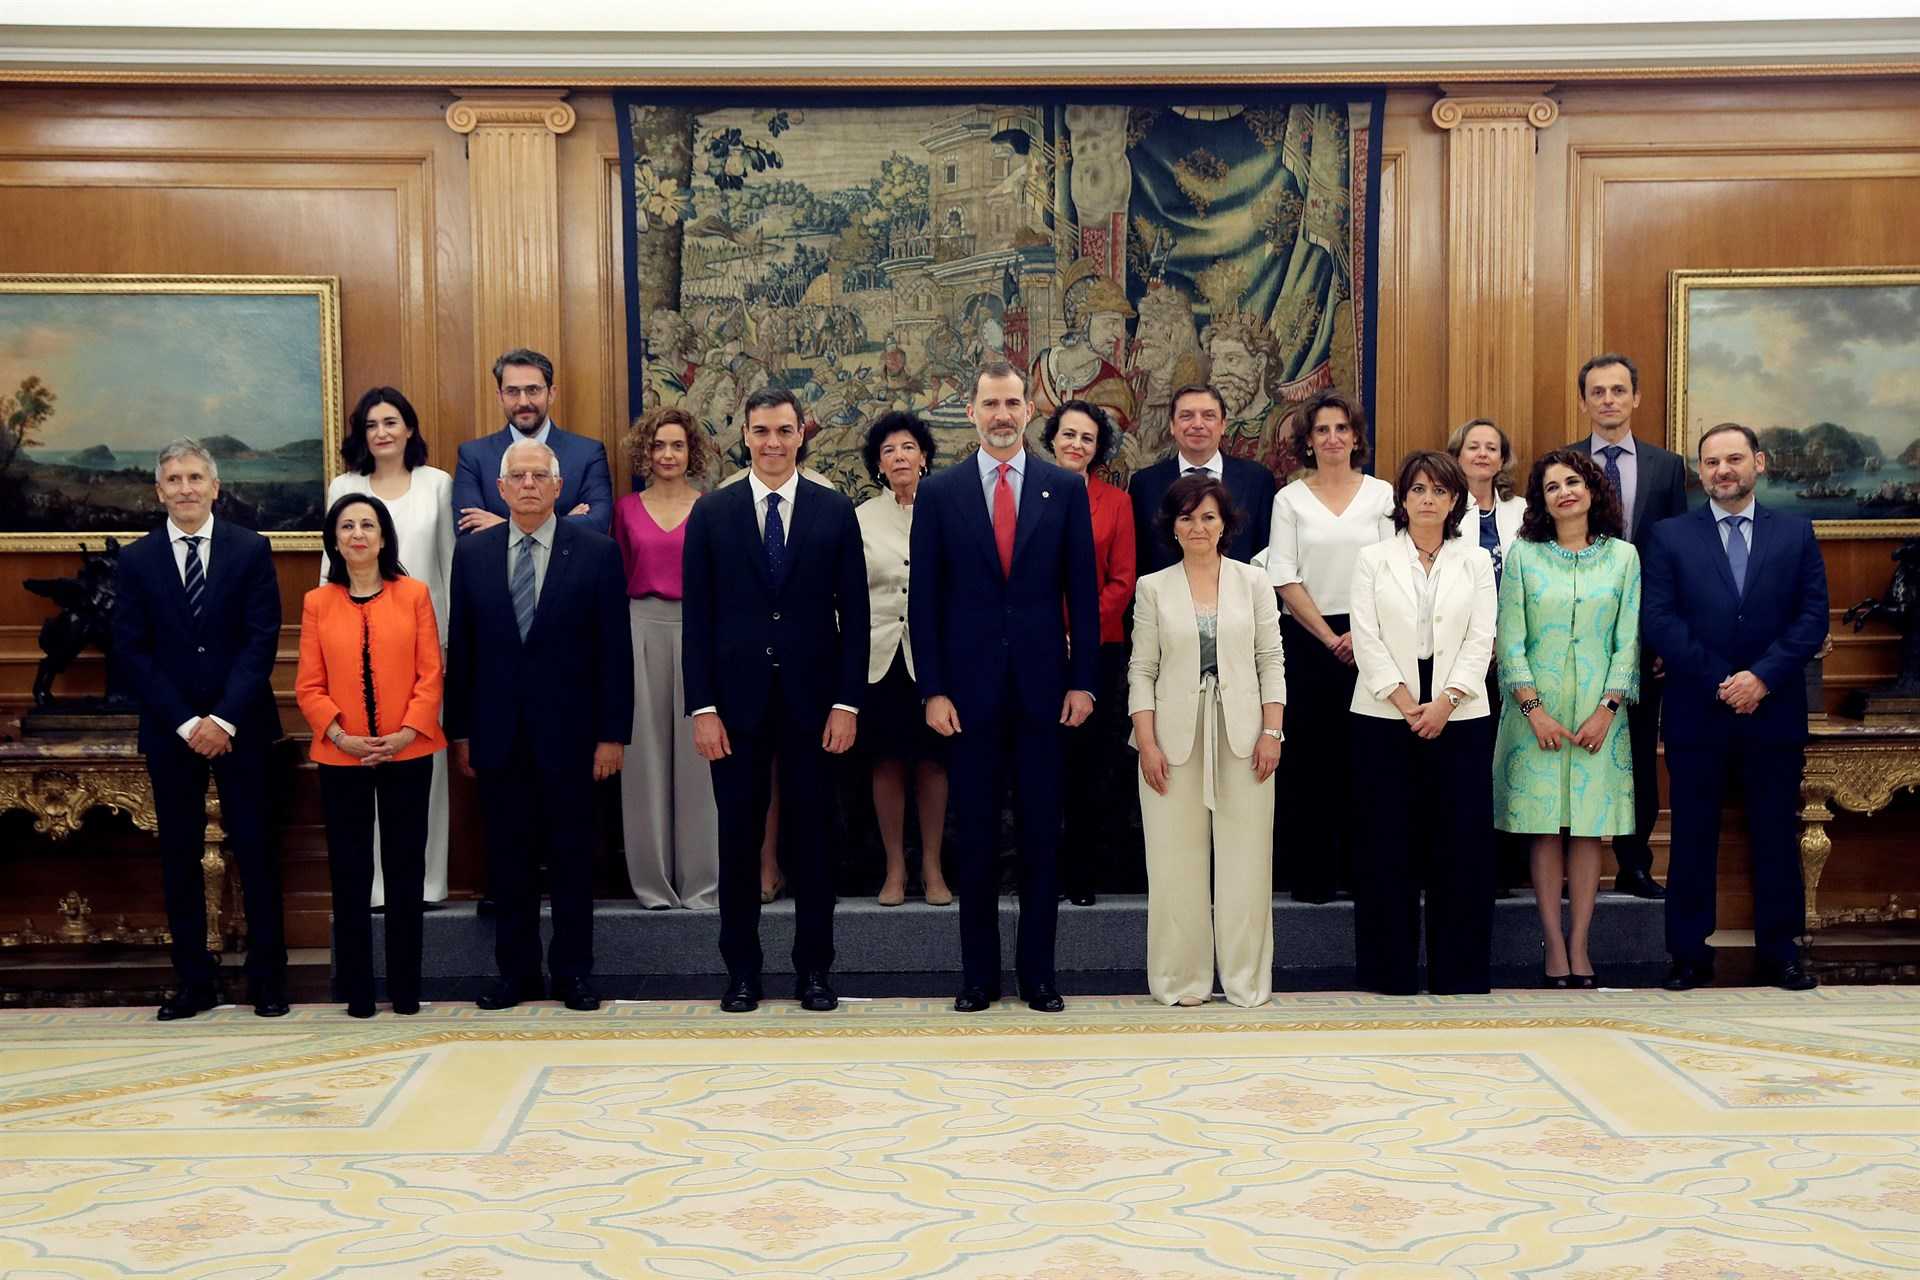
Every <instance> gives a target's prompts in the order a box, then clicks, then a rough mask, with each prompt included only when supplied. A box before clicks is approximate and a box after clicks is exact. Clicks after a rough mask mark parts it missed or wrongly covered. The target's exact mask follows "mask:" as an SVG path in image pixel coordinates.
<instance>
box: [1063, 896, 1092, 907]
mask: <svg viewBox="0 0 1920 1280" xmlns="http://www.w3.org/2000/svg"><path fill="white" fill-rule="evenodd" d="M1067 901H1068V902H1071V903H1072V904H1073V905H1074V906H1076V907H1090V906H1092V905H1093V895H1092V894H1090V893H1070V894H1068V895H1067Z"/></svg>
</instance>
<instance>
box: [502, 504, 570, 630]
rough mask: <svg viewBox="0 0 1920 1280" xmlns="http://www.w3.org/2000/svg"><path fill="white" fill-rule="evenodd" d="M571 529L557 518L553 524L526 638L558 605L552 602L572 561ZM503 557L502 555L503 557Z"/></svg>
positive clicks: (564, 579)
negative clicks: (531, 623)
mask: <svg viewBox="0 0 1920 1280" xmlns="http://www.w3.org/2000/svg"><path fill="white" fill-rule="evenodd" d="M572 533H573V529H572V528H571V527H570V526H569V525H567V524H566V523H565V522H564V521H561V520H557V521H555V522H554V526H553V550H551V551H549V552H548V553H547V576H546V577H545V578H542V579H541V581H540V600H539V602H538V603H537V604H535V605H534V607H533V625H532V626H531V627H528V628H527V639H528V640H529V641H531V640H532V639H533V633H534V632H536V631H538V630H539V629H540V620H541V619H542V618H545V617H548V616H549V615H551V614H552V613H553V612H554V610H556V609H558V608H559V607H560V606H559V605H557V604H554V603H553V600H554V599H555V597H556V596H558V595H559V589H560V587H561V585H562V584H563V583H564V582H565V581H566V578H567V573H568V570H569V569H570V567H571V566H572V563H573V556H572V554H571V553H572V551H573V541H574V540H573V538H572V537H571V536H570V535H571V534H572ZM504 558H505V557H502V559H504Z"/></svg>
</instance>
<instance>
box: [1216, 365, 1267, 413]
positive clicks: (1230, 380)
mask: <svg viewBox="0 0 1920 1280" xmlns="http://www.w3.org/2000/svg"><path fill="white" fill-rule="evenodd" d="M1213 386H1214V389H1215V390H1216V391H1218V392H1219V393H1220V394H1221V395H1222V396H1223V397H1225V399H1226V402H1227V416H1228V417H1229V418H1237V417H1239V416H1240V415H1241V414H1242V413H1244V412H1245V411H1246V408H1247V406H1248V405H1250V404H1252V403H1253V400H1254V396H1255V395H1257V394H1258V393H1259V390H1260V388H1259V385H1258V384H1257V383H1255V381H1254V380H1253V379H1252V378H1247V377H1242V376H1240V375H1239V374H1235V373H1220V372H1217V371H1216V372H1215V373H1214V375H1213Z"/></svg>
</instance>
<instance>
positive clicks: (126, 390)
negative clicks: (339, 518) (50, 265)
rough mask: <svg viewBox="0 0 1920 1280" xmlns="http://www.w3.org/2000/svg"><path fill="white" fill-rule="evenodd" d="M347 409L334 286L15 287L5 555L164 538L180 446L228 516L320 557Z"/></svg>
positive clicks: (260, 282) (10, 310)
mask: <svg viewBox="0 0 1920 1280" xmlns="http://www.w3.org/2000/svg"><path fill="white" fill-rule="evenodd" d="M340 412H341V410H340V284H339V281H338V280H337V279H336V278H335V277H332V276H52V275H0V550H9V551H23V550H33V551H71V550H75V549H77V548H79V547H80V546H81V545H82V544H85V545H87V546H90V547H94V548H98V547H99V546H100V544H101V543H102V541H104V539H106V538H107V537H117V538H119V539H120V540H122V541H126V540H128V539H130V538H134V537H138V536H139V535H140V534H142V533H145V532H147V531H148V530H150V529H153V528H155V527H157V526H158V525H159V523H160V521H161V520H162V518H163V512H162V511H161V508H160V505H159V503H158V501H157V500H156V499H155V496H154V476H153V466H154V459H155V458H156V456H157V455H158V454H159V451H160V450H161V449H162V448H164V447H165V446H166V445H167V443H168V442H170V441H172V440H176V439H178V438H180V437H182V436H191V437H194V438H195V439H198V440H199V441H200V442H201V443H202V444H204V445H206V446H207V449H208V451H209V452H210V453H211V454H212V455H213V458H214V461H215V463H216V465H217V466H218V468H219V474H220V497H219V500H218V503H217V504H216V505H215V507H214V513H215V514H216V515H217V516H218V517H219V518H221V519H225V520H232V521H234V522H235V523H238V524H242V525H245V526H246V527H247V528H250V529H254V530H257V531H258V532H260V533H263V534H266V535H267V536H268V537H269V538H270V539H271V540H272V542H273V545H274V547H275V549H276V550H303V549H313V550H317V549H318V548H319V546H320V523H321V520H322V519H323V518H324V516H325V514H326V509H325V503H326V493H327V481H328V480H330V479H331V478H332V476H333V474H334V472H336V471H337V470H338V469H339V461H338V459H339V450H340V431H341V426H340Z"/></svg>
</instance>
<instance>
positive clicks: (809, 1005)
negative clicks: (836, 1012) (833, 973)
mask: <svg viewBox="0 0 1920 1280" xmlns="http://www.w3.org/2000/svg"><path fill="white" fill-rule="evenodd" d="M793 998H794V999H795V1000H798V1001H799V1002H800V1007H801V1008H802V1009H805V1010H807V1011H808V1012H809V1013H826V1012H828V1011H829V1010H832V1009H838V1008H839V1007H840V997H839V996H837V995H835V994H834V993H833V987H832V986H830V985H829V984H828V982H827V975H826V973H825V972H824V971H823V970H820V969H810V970H808V971H807V972H806V973H805V974H803V975H801V978H800V981H798V982H796V983H794V984H793Z"/></svg>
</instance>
